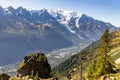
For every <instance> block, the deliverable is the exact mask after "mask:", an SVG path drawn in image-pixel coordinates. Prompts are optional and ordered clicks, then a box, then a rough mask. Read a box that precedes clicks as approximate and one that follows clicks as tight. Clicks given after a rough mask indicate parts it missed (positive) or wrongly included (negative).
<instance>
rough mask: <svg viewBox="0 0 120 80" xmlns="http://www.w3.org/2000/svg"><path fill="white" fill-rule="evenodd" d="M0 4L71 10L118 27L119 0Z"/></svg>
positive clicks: (31, 0)
mask: <svg viewBox="0 0 120 80" xmlns="http://www.w3.org/2000/svg"><path fill="white" fill-rule="evenodd" d="M0 5H1V6H2V7H3V8H6V7H8V6H12V7H14V8H17V7H20V6H21V7H24V8H26V9H28V10H40V9H43V8H46V9H65V10H72V11H75V12H78V13H84V14H86V15H88V16H91V17H93V18H94V19H98V20H102V21H105V22H110V23H111V24H113V25H115V26H119V27H120V0H0Z"/></svg>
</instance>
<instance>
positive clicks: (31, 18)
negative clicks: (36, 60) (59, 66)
mask: <svg viewBox="0 0 120 80" xmlns="http://www.w3.org/2000/svg"><path fill="white" fill-rule="evenodd" d="M37 11H38V12H37ZM37 11H36V10H34V11H32V12H31V11H29V10H27V9H25V8H22V7H19V8H17V9H14V8H13V7H11V6H10V7H8V8H6V9H5V8H2V7H0V33H1V34H0V44H2V45H0V51H1V53H0V54H1V57H0V61H1V62H0V65H5V64H11V63H14V62H15V61H19V60H22V57H23V56H25V55H26V54H27V53H29V52H36V51H39V50H41V51H43V52H47V53H49V52H51V51H54V50H58V49H63V48H69V49H71V47H73V46H78V47H80V48H81V49H82V48H83V46H84V47H85V46H86V45H88V44H90V43H92V42H93V41H96V40H97V39H99V38H100V37H101V35H102V33H103V32H104V30H105V29H106V28H109V29H110V30H112V31H113V30H114V29H116V27H115V26H113V25H112V24H109V23H105V22H103V21H99V20H95V19H94V18H91V17H89V16H87V15H85V14H84V15H83V14H77V13H75V12H72V11H66V10H61V11H60V10H58V11H56V13H54V15H56V17H55V16H54V17H53V16H51V14H50V13H49V12H50V11H49V12H48V11H47V10H46V9H42V10H37ZM51 11H53V10H51ZM62 11H63V12H62ZM53 12H54V11H53ZM66 15H67V16H66ZM3 45H4V46H3ZM72 49H73V51H75V50H76V52H77V51H79V50H80V49H79V48H75V49H74V48H72ZM72 49H71V50H72ZM76 52H75V53H76ZM62 53H64V52H60V53H59V51H58V53H57V56H58V55H59V54H62ZM8 54H9V55H10V56H9V57H8V59H5V57H6V56H7V55H8ZM69 54H70V56H71V55H72V54H73V53H71V52H68V53H67V55H69ZM59 56H60V55H59ZM63 58H65V57H64V56H63ZM55 59H56V58H55ZM65 59H66V58H65ZM3 60H4V62H2V61H3ZM53 61H54V60H53Z"/></svg>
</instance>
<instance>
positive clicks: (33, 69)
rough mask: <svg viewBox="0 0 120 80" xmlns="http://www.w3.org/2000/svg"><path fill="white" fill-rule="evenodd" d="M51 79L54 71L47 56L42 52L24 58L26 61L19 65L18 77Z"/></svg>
mask: <svg viewBox="0 0 120 80" xmlns="http://www.w3.org/2000/svg"><path fill="white" fill-rule="evenodd" d="M36 74H37V75H38V77H40V78H51V77H52V75H51V74H52V71H51V67H50V64H49V63H48V60H47V58H46V56H45V55H44V54H43V53H42V52H38V53H36V54H33V55H28V56H26V57H24V61H22V62H21V63H20V64H19V68H18V76H19V77H23V76H27V75H29V76H31V77H35V76H36Z"/></svg>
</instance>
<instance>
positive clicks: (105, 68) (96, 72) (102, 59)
mask: <svg viewBox="0 0 120 80" xmlns="http://www.w3.org/2000/svg"><path fill="white" fill-rule="evenodd" d="M109 41H110V40H109V30H108V29H106V30H105V32H104V34H103V35H102V37H101V43H102V45H101V47H100V53H99V55H98V56H97V58H95V59H94V60H93V63H92V64H91V65H90V67H89V68H88V70H87V79H88V80H97V78H98V77H99V76H102V75H105V74H109V73H112V72H113V71H114V70H113V68H112V64H111V62H110V59H111V58H110V56H109V55H108V52H109V51H110V48H109Z"/></svg>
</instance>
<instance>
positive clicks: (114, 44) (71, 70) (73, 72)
mask: <svg viewBox="0 0 120 80" xmlns="http://www.w3.org/2000/svg"><path fill="white" fill-rule="evenodd" d="M119 34H120V31H119V30H118V31H115V32H113V33H111V34H110V47H111V50H110V52H109V53H108V54H110V55H111V57H112V59H113V61H114V62H115V63H116V64H120V61H119V59H120V54H119V49H120V38H119V37H120V35H119ZM100 45H101V42H100V40H99V41H97V42H94V43H92V44H91V45H89V46H88V47H86V48H85V49H84V50H82V51H81V52H79V53H78V54H75V55H73V56H71V57H70V58H69V59H67V60H65V61H63V62H62V63H61V64H59V65H58V66H57V67H55V68H54V69H53V70H54V72H55V71H58V72H59V73H60V75H61V76H62V77H64V76H65V77H67V78H70V77H72V78H77V79H78V75H79V73H78V71H79V64H80V61H79V60H80V54H82V70H83V73H85V72H86V70H87V67H88V66H89V65H90V64H91V61H92V60H94V59H96V56H97V55H98V53H99V52H100V50H99V48H100Z"/></svg>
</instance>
